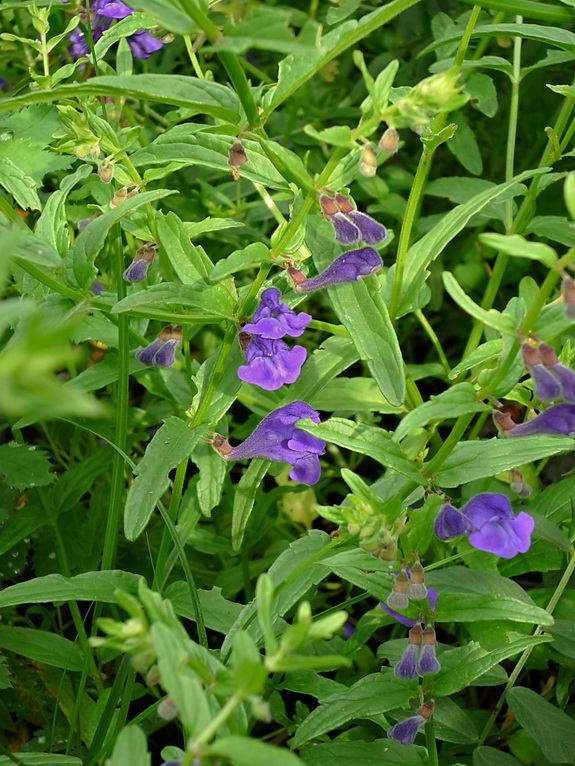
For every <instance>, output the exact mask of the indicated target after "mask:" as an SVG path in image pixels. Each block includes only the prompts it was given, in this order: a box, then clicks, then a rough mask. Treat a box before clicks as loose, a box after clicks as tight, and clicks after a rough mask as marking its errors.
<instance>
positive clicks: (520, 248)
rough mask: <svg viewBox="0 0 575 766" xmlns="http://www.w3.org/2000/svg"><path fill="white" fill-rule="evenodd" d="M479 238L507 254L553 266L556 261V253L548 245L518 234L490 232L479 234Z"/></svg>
mask: <svg viewBox="0 0 575 766" xmlns="http://www.w3.org/2000/svg"><path fill="white" fill-rule="evenodd" d="M479 239H480V240H481V241H482V242H483V243H484V244H485V245H487V246H488V247H492V248H493V249H494V250H498V251H499V252H501V253H506V254H507V255H513V256H515V257H517V258H529V259H530V260H532V261H540V262H541V263H544V264H545V266H548V267H549V268H550V269H551V268H553V266H554V265H555V263H556V261H557V253H556V252H555V250H553V248H552V247H549V245H544V244H543V242H530V241H529V240H527V239H525V237H522V236H521V235H520V234H493V233H491V232H488V233H485V234H480V235H479Z"/></svg>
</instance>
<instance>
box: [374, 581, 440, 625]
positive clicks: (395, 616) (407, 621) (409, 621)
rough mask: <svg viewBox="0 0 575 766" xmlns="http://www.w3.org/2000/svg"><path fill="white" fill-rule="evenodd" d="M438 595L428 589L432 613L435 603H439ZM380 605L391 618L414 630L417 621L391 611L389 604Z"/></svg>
mask: <svg viewBox="0 0 575 766" xmlns="http://www.w3.org/2000/svg"><path fill="white" fill-rule="evenodd" d="M438 595H439V594H438V592H437V591H436V590H434V588H428V590H427V600H428V601H429V608H430V609H431V611H432V612H433V611H434V610H435V602H436V601H437V597H438ZM379 605H380V607H381V608H382V609H383V611H384V612H385V613H386V614H388V615H389V616H390V617H393V619H394V620H396V621H397V622H399V623H400V624H401V625H405V627H406V628H413V626H414V625H415V624H416V622H417V620H412V619H411V618H410V617H404V616H403V615H402V614H398V613H397V612H395V611H394V610H393V609H390V608H389V607H388V606H387V604H384V603H383V602H381V601H380V602H379Z"/></svg>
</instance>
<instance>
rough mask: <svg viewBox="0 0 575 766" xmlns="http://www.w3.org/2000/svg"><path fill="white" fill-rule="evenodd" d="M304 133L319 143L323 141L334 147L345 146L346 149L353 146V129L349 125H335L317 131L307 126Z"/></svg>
mask: <svg viewBox="0 0 575 766" xmlns="http://www.w3.org/2000/svg"><path fill="white" fill-rule="evenodd" d="M304 133H306V134H307V135H308V136H311V137H312V138H315V139H316V140H317V141H323V142H325V143H326V144H331V145H332V146H343V147H345V148H348V147H351V146H352V145H353V141H352V137H351V128H350V127H349V126H348V125H333V126H332V127H331V128H325V129H324V130H316V129H315V128H314V127H313V125H306V126H305V127H304Z"/></svg>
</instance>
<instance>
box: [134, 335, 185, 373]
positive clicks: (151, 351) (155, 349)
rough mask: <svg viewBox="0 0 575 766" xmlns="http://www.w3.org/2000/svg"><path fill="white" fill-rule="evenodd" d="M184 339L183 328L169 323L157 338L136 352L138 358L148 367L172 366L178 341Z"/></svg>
mask: <svg viewBox="0 0 575 766" xmlns="http://www.w3.org/2000/svg"><path fill="white" fill-rule="evenodd" d="M181 339H182V328H181V327H180V326H178V327H172V325H167V326H166V327H164V329H163V330H162V331H161V332H160V333H159V335H158V336H157V337H156V339H155V340H153V341H152V342H151V343H150V344H149V345H148V346H146V347H145V348H142V349H140V350H139V351H137V352H136V359H137V360H138V361H139V362H141V363H142V364H145V365H146V367H171V366H172V365H173V364H174V362H175V353H176V347H177V345H178V343H179V342H180V341H181Z"/></svg>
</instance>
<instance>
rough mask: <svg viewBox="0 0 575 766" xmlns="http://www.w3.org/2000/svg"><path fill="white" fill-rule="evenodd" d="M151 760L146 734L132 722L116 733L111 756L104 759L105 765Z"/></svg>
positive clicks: (141, 764) (136, 765)
mask: <svg viewBox="0 0 575 766" xmlns="http://www.w3.org/2000/svg"><path fill="white" fill-rule="evenodd" d="M151 762H152V759H151V756H150V754H149V753H148V742H147V740H146V735H145V734H144V732H143V731H142V729H140V727H139V726H134V725H133V724H132V725H130V726H125V727H124V728H123V729H122V731H121V732H120V733H119V734H118V738H117V739H116V743H115V745H114V750H113V751H112V757H111V758H108V759H107V760H106V764H105V766H150V764H151ZM63 766H64V765H63Z"/></svg>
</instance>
